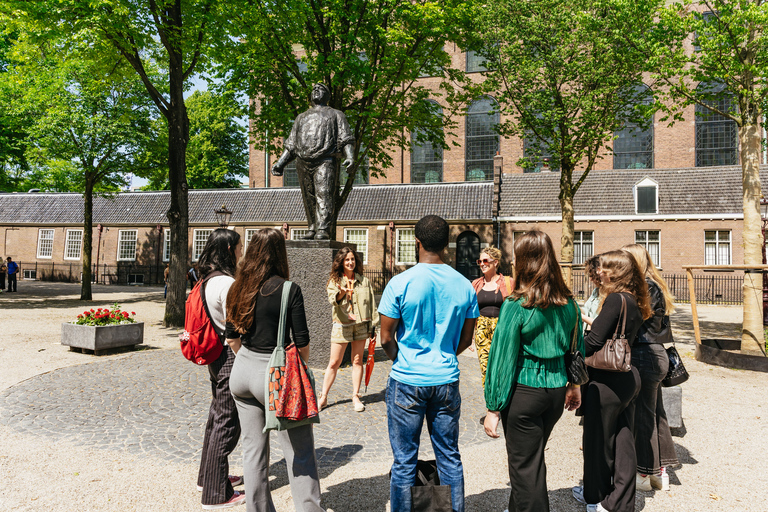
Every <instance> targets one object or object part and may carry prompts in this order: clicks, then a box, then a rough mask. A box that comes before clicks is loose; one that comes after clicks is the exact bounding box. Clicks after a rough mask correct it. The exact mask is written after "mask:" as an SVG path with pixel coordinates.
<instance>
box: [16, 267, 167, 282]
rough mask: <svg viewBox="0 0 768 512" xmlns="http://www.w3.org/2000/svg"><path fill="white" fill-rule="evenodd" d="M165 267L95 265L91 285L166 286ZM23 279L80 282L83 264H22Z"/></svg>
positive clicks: (20, 269)
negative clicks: (163, 284)
mask: <svg viewBox="0 0 768 512" xmlns="http://www.w3.org/2000/svg"><path fill="white" fill-rule="evenodd" d="M164 270H165V265H134V264H131V263H125V264H118V265H106V264H102V265H93V266H92V267H91V282H93V283H99V284H122V285H156V284H162V283H163V271H164ZM19 273H20V274H21V278H22V279H36V280H38V281H58V282H69V283H79V282H81V281H82V277H83V265H82V263H79V262H72V263H53V262H50V263H48V262H34V263H24V262H19Z"/></svg>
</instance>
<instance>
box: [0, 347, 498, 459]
mask: <svg viewBox="0 0 768 512" xmlns="http://www.w3.org/2000/svg"><path fill="white" fill-rule="evenodd" d="M377 359H380V361H378V362H377V364H376V366H375V368H374V372H373V376H372V380H371V383H370V386H369V387H368V393H367V394H366V395H364V397H363V401H364V402H365V403H366V407H367V409H366V411H365V412H363V413H356V412H354V409H353V407H352V403H351V399H350V398H349V397H350V395H351V369H350V368H343V369H341V370H340V371H339V373H338V377H337V379H336V383H335V385H334V387H333V389H332V390H331V397H330V402H329V407H327V408H326V409H325V410H323V412H322V413H321V418H322V423H321V424H319V425H316V426H315V446H316V448H317V456H318V460H319V462H320V463H321V464H322V465H325V466H328V465H330V466H336V465H343V464H346V463H348V462H350V461H352V460H359V461H377V460H382V459H389V458H391V456H392V455H391V450H390V446H389V438H388V434H387V421H386V405H385V402H384V389H385V385H386V378H387V376H388V374H389V369H390V367H391V363H390V362H389V361H387V360H381V359H384V355H383V352H381V349H379V353H377ZM459 360H460V367H461V369H462V379H461V392H462V415H461V424H460V444H461V446H468V445H472V444H475V443H478V442H482V441H485V440H486V439H485V434H484V433H483V431H482V427H481V426H480V424H479V419H480V417H481V416H483V415H484V413H485V407H484V400H483V397H482V392H481V387H480V376H479V369H478V365H477V362H476V359H474V358H471V357H460V358H459ZM315 375H316V379H317V382H318V384H319V383H320V382H322V371H319V370H315ZM209 403H210V383H209V381H208V372H207V369H206V368H204V367H198V366H195V365H193V364H191V363H190V362H188V361H187V360H185V359H184V358H183V357H182V356H181V354H180V353H179V352H178V351H175V350H145V351H139V352H135V353H131V354H128V355H126V356H125V357H120V358H117V359H111V360H106V361H96V362H93V363H89V364H83V365H78V366H71V367H67V368H62V369H59V370H55V371H52V372H49V373H45V374H42V375H37V376H35V377H33V378H30V379H28V380H26V381H24V382H21V383H20V384H18V385H16V386H13V387H11V388H9V389H7V390H6V391H4V392H3V393H0V424H3V425H7V426H9V427H11V428H13V429H15V430H17V431H19V432H22V433H28V434H34V435H44V436H47V437H50V438H54V439H67V440H68V441H69V442H72V443H75V444H78V445H84V446H89V447H95V448H101V449H112V450H125V451H128V452H131V453H135V454H138V455H141V454H146V455H152V456H158V457H161V458H164V459H166V460H169V461H173V462H189V461H190V459H191V458H199V456H200V449H201V446H202V438H203V430H204V426H205V421H206V419H207V414H208V406H209ZM421 446H422V452H423V453H422V455H424V456H430V452H431V446H430V444H429V440H428V437H427V434H426V428H425V429H424V432H423V433H422V442H421ZM271 458H272V462H277V461H280V460H281V459H282V453H281V450H280V445H279V443H277V442H273V443H272V450H271ZM231 462H232V463H234V464H236V465H241V450H240V449H239V448H237V449H236V450H235V452H234V454H233V458H232V461H231Z"/></svg>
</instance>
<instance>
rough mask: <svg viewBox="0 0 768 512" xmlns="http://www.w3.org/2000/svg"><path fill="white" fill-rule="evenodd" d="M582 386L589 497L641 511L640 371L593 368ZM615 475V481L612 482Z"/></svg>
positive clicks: (616, 509)
mask: <svg viewBox="0 0 768 512" xmlns="http://www.w3.org/2000/svg"><path fill="white" fill-rule="evenodd" d="M589 376H590V379H589V382H588V383H587V384H586V385H585V386H583V387H582V394H581V400H582V405H581V408H582V411H583V413H584V439H583V447H584V499H585V500H586V501H587V503H602V505H603V507H604V508H605V509H606V510H610V511H611V512H633V511H634V510H635V473H636V466H637V458H636V456H635V436H634V433H633V428H634V423H635V397H637V394H638V392H639V391H640V374H639V373H638V371H637V368H635V367H634V366H633V367H632V370H631V371H629V372H626V373H624V372H608V371H604V370H596V369H594V368H590V369H589ZM611 478H613V483H611Z"/></svg>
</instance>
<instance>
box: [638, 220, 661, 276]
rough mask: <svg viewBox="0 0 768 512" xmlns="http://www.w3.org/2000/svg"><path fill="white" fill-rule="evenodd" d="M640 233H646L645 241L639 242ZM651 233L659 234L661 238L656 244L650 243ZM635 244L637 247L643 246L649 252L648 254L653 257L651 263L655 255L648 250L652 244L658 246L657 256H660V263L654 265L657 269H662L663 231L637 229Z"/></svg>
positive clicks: (655, 262) (654, 262)
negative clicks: (638, 235)
mask: <svg viewBox="0 0 768 512" xmlns="http://www.w3.org/2000/svg"><path fill="white" fill-rule="evenodd" d="M638 233H645V241H643V240H638V239H637V234H638ZM651 233H658V234H659V238H658V241H656V242H651V241H650V234H651ZM635 243H636V244H637V245H642V246H643V247H644V248H645V250H646V251H648V254H649V255H650V256H651V261H653V253H652V252H651V251H650V250H649V249H648V247H649V246H650V245H652V244H655V245H657V246H658V250H657V252H656V253H657V254H658V261H653V264H654V265H656V268H661V230H660V229H636V230H635Z"/></svg>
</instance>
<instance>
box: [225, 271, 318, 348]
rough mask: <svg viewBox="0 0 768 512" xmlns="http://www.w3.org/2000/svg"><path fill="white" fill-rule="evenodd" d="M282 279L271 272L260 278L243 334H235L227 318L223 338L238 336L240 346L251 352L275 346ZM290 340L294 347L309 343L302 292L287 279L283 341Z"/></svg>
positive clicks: (287, 343) (286, 342) (287, 342)
mask: <svg viewBox="0 0 768 512" xmlns="http://www.w3.org/2000/svg"><path fill="white" fill-rule="evenodd" d="M284 282H285V279H283V278H282V277H278V276H272V277H270V278H269V279H267V280H266V282H264V285H263V286H262V287H261V291H260V292H259V293H257V294H256V306H255V307H254V308H253V313H254V317H253V323H252V324H251V327H250V329H248V331H247V332H246V333H245V334H242V335H241V334H239V333H238V332H237V331H235V328H234V326H233V325H232V324H231V323H230V322H227V338H229V339H236V338H240V341H241V342H242V344H243V346H244V347H246V348H248V349H249V350H253V351H254V352H261V353H265V354H269V353H271V352H272V351H273V350H274V349H275V347H276V346H277V329H278V326H279V323H280V301H281V299H282V293H283V283H284ZM291 334H292V335H293V341H294V342H295V343H296V346H297V347H298V348H301V347H306V346H307V345H309V328H307V317H306V315H305V313H304V296H303V295H302V294H301V288H299V285H297V284H296V283H291V291H290V293H289V294H288V312H287V315H286V318H285V345H286V346H287V345H289V344H290V343H291Z"/></svg>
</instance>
